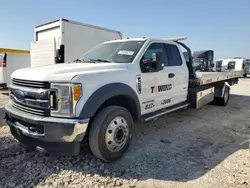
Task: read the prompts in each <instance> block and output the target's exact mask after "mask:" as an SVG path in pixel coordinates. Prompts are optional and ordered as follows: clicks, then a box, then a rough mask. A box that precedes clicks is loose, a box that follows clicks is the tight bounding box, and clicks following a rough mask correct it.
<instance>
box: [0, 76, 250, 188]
mask: <svg viewBox="0 0 250 188" xmlns="http://www.w3.org/2000/svg"><path fill="white" fill-rule="evenodd" d="M7 100H8V96H7V95H4V94H3V92H2V94H0V108H1V110H0V187H20V188H21V187H23V188H26V187H102V188H104V187H124V188H129V187H139V188H149V187H150V188H152V187H155V188H156V187H157V188H161V187H164V188H167V187H178V188H179V187H180V188H182V187H185V188H186V187H187V188H191V187H192V188H193V187H194V188H197V187H209V188H211V187H216V188H218V187H227V188H229V187H233V188H234V187H250V150H249V148H248V143H245V144H241V143H242V142H244V141H246V140H248V139H250V78H244V79H241V80H240V83H239V84H238V85H235V86H233V87H232V89H231V96H230V101H229V103H228V106H226V107H219V106H214V105H206V106H204V107H203V108H201V109H199V110H197V109H188V110H185V111H179V112H175V113H172V114H169V115H167V116H165V117H162V118H160V119H158V120H157V121H154V122H150V123H147V124H141V125H136V136H135V138H134V139H133V143H132V145H131V147H130V149H129V151H128V152H127V154H126V155H125V156H124V157H123V158H122V159H120V160H118V161H116V162H114V163H109V164H107V163H103V162H101V161H100V160H98V159H96V158H95V157H93V155H92V154H91V152H90V151H89V150H88V148H83V151H82V153H81V154H80V155H79V156H75V157H70V156H65V157H58V156H54V155H51V154H44V153H40V152H36V151H26V150H25V149H24V148H23V147H21V146H20V145H19V144H18V142H17V141H16V140H15V139H14V138H13V137H12V136H11V134H10V132H9V128H8V127H7V126H6V124H5V122H4V119H3V117H4V110H3V107H4V105H5V104H6V103H7Z"/></svg>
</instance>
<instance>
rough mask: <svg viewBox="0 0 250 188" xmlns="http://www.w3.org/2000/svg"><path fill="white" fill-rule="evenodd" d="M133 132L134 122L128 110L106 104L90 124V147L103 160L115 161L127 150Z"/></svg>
mask: <svg viewBox="0 0 250 188" xmlns="http://www.w3.org/2000/svg"><path fill="white" fill-rule="evenodd" d="M133 134H134V122H133V119H132V116H131V114H130V113H129V112H128V110H127V109H125V108H123V107H119V106H108V107H106V108H104V109H102V110H101V111H100V112H99V113H98V114H97V115H96V116H95V117H94V119H93V122H92V124H91V126H90V132H89V145H90V149H91V151H92V153H93V154H94V155H95V156H96V157H97V158H99V159H101V160H103V161H106V162H110V161H115V160H117V159H119V158H120V157H122V155H123V154H124V153H125V152H126V151H127V149H128V147H129V145H130V143H131V140H132V137H133Z"/></svg>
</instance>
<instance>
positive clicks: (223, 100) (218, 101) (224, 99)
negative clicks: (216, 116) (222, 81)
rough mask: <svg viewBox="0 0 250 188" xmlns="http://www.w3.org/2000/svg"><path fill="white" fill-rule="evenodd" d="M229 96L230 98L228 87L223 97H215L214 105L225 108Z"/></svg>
mask: <svg viewBox="0 0 250 188" xmlns="http://www.w3.org/2000/svg"><path fill="white" fill-rule="evenodd" d="M229 96H230V89H229V87H227V86H226V87H225V91H224V94H223V97H216V98H215V103H216V104H217V105H220V106H226V105H227V103H228V101H229Z"/></svg>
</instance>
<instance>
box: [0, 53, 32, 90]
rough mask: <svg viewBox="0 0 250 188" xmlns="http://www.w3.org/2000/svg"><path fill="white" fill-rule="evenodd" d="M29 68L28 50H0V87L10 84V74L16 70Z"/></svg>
mask: <svg viewBox="0 0 250 188" xmlns="http://www.w3.org/2000/svg"><path fill="white" fill-rule="evenodd" d="M27 67H30V52H29V51H28V50H20V49H10V48H0V87H2V88H6V87H9V85H10V84H11V74H12V73H13V72H14V71H15V70H18V69H22V68H27Z"/></svg>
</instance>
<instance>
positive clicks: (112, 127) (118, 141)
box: [105, 116, 129, 152]
mask: <svg viewBox="0 0 250 188" xmlns="http://www.w3.org/2000/svg"><path fill="white" fill-rule="evenodd" d="M128 132H129V128H128V123H127V121H126V119H125V118H123V117H121V116H119V117H116V118H115V119H113V120H112V121H111V122H110V123H109V125H108V128H107V131H106V135H105V143H106V146H107V148H108V150H109V151H111V152H118V151H120V150H121V149H122V148H123V147H124V145H125V144H126V142H127V140H128Z"/></svg>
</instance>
